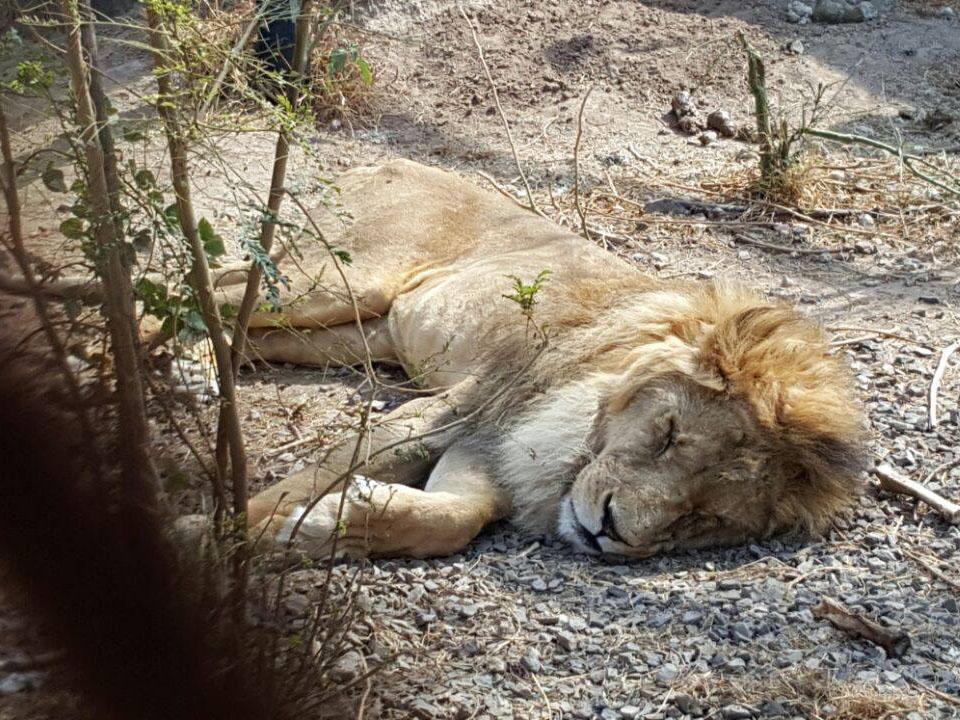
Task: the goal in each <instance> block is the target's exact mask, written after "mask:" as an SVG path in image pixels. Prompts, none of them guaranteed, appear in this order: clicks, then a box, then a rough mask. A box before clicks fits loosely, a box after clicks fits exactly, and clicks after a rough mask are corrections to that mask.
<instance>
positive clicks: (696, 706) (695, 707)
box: [673, 695, 703, 717]
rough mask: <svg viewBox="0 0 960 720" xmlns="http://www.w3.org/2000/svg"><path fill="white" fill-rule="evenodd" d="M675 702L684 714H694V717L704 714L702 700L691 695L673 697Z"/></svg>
mask: <svg viewBox="0 0 960 720" xmlns="http://www.w3.org/2000/svg"><path fill="white" fill-rule="evenodd" d="M673 704H674V705H676V706H677V709H678V710H679V711H680V712H682V713H683V714H684V715H692V716H693V717H700V716H701V715H703V706H702V705H701V704H700V701H699V700H697V699H696V698H692V697H690V696H689V695H677V696H676V697H675V698H673Z"/></svg>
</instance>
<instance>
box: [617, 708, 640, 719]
mask: <svg viewBox="0 0 960 720" xmlns="http://www.w3.org/2000/svg"><path fill="white" fill-rule="evenodd" d="M641 712H643V709H642V708H640V707H637V706H636V705H623V706H621V708H620V715H621V716H622V717H624V718H626V720H634V718H638V717H640V713H641Z"/></svg>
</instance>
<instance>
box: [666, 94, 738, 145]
mask: <svg viewBox="0 0 960 720" xmlns="http://www.w3.org/2000/svg"><path fill="white" fill-rule="evenodd" d="M670 106H671V113H672V114H673V116H674V117H675V118H676V127H677V129H678V130H679V131H680V132H682V133H684V134H686V135H698V139H699V140H700V143H701V144H702V145H710V144H711V143H714V142H716V141H717V139H718V138H720V137H725V138H732V137H736V135H737V125H736V123H735V122H734V121H733V118H732V117H731V115H730V113H729V112H727V111H726V110H714V111H713V112H712V113H710V114H709V115H708V116H707V118H706V120H704V119H703V117H702V116H701V114H700V109H699V108H698V107H697V103H696V102H695V101H694V99H693V96H692V95H690V93H688V92H686V91H685V90H684V91H681V92H678V93H677V94H676V95H675V96H674V97H673V101H672V102H671V104H670Z"/></svg>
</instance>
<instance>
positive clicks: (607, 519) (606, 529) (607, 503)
mask: <svg viewBox="0 0 960 720" xmlns="http://www.w3.org/2000/svg"><path fill="white" fill-rule="evenodd" d="M602 536H606V537H608V538H610V539H611V540H613V541H614V542H618V543H623V544H624V545H629V544H630V543H628V542H627V541H626V540H624V539H623V536H622V535H621V534H620V533H619V532H617V521H616V519H615V518H614V516H613V494H610V495H607V497H606V499H605V500H604V501H603V520H601V521H600V532H599V533H598V534H597V537H602Z"/></svg>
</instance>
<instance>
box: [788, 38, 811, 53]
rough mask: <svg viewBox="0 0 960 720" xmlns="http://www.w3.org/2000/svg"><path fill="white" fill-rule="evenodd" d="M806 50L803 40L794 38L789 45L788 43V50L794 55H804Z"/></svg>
mask: <svg viewBox="0 0 960 720" xmlns="http://www.w3.org/2000/svg"><path fill="white" fill-rule="evenodd" d="M805 51H806V48H805V47H804V46H803V41H802V40H792V41H791V42H790V44H789V45H787V52H788V53H791V54H793V55H803V53H804V52H805Z"/></svg>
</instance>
